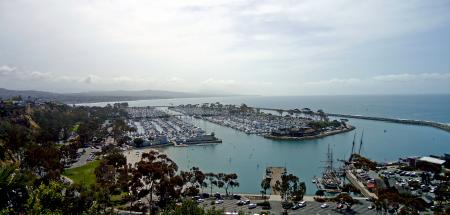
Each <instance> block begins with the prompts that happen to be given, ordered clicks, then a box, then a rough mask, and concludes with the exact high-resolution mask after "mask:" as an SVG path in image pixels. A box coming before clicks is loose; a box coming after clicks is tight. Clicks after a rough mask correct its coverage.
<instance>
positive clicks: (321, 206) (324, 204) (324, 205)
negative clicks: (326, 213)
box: [320, 203, 329, 208]
mask: <svg viewBox="0 0 450 215" xmlns="http://www.w3.org/2000/svg"><path fill="white" fill-rule="evenodd" d="M328 207H329V205H328V204H327V203H323V204H321V205H320V208H328Z"/></svg>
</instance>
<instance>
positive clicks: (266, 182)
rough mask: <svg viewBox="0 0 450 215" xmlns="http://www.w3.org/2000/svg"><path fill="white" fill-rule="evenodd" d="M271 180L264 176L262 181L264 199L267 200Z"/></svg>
mask: <svg viewBox="0 0 450 215" xmlns="http://www.w3.org/2000/svg"><path fill="white" fill-rule="evenodd" d="M270 181H271V179H270V178H263V180H262V181H261V188H262V190H263V192H262V194H263V198H264V200H266V195H267V190H268V189H270Z"/></svg>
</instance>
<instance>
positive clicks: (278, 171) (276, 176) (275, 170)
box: [265, 167, 286, 195]
mask: <svg viewBox="0 0 450 215" xmlns="http://www.w3.org/2000/svg"><path fill="white" fill-rule="evenodd" d="M284 174H286V168H285V167H267V168H266V176H265V178H270V188H271V189H272V195H279V194H280V192H278V191H277V190H276V189H275V184H276V183H277V181H279V182H280V183H281V176H282V175H284Z"/></svg>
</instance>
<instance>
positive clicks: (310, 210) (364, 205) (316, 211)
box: [201, 200, 376, 215]
mask: <svg viewBox="0 0 450 215" xmlns="http://www.w3.org/2000/svg"><path fill="white" fill-rule="evenodd" d="M236 202H237V200H224V202H223V203H222V204H217V205H211V200H206V201H205V202H203V203H201V205H202V206H203V207H205V208H211V207H213V206H215V207H216V209H222V208H223V209H225V212H239V211H242V212H245V213H246V214H259V213H261V212H263V211H266V212H269V213H270V214H281V212H282V211H283V209H282V207H281V202H278V201H271V202H270V205H271V207H272V209H271V210H262V208H261V207H260V206H258V207H256V208H254V209H248V206H247V205H243V206H238V205H237V204H236ZM256 202H261V201H255V202H252V203H256ZM327 204H329V207H328V208H321V207H320V205H321V203H319V202H307V203H306V206H305V207H303V208H300V209H297V210H288V212H289V214H311V215H320V214H323V215H328V214H330V215H331V214H369V215H370V214H376V210H375V209H372V210H369V209H368V206H369V205H370V202H366V201H361V202H360V204H357V205H354V206H353V207H352V209H351V210H338V209H336V204H335V203H327Z"/></svg>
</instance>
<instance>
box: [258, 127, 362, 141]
mask: <svg viewBox="0 0 450 215" xmlns="http://www.w3.org/2000/svg"><path fill="white" fill-rule="evenodd" d="M355 128H356V127H355V126H351V125H350V127H348V128H346V129H342V130H335V131H330V132H324V133H320V134H318V135H314V136H305V137H291V136H272V135H264V138H267V139H271V140H313V139H319V138H324V137H328V136H332V135H335V134H341V133H345V132H349V131H352V130H354V129H355Z"/></svg>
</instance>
